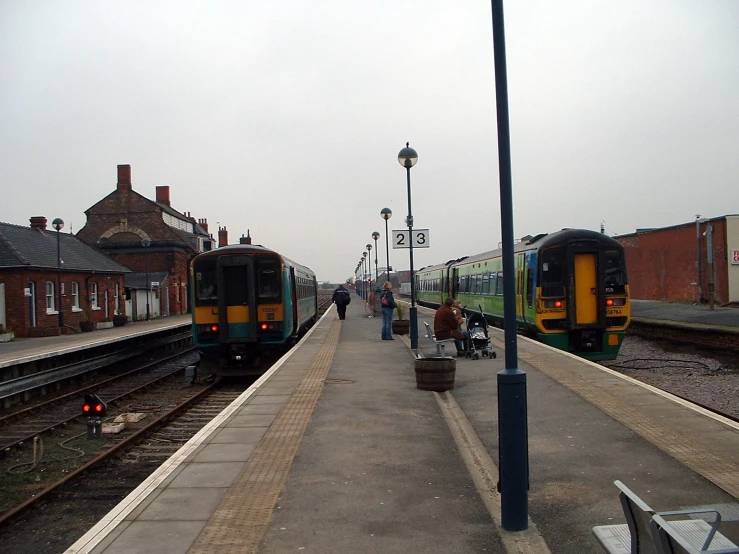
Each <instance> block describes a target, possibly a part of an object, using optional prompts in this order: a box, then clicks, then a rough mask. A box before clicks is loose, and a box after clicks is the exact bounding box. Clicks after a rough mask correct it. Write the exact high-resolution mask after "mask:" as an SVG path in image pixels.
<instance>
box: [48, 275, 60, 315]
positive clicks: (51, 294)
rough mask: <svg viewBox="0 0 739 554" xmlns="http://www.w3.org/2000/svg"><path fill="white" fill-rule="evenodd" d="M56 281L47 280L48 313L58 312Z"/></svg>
mask: <svg viewBox="0 0 739 554" xmlns="http://www.w3.org/2000/svg"><path fill="white" fill-rule="evenodd" d="M54 289H55V287H54V282H53V281H46V313H47V314H48V315H51V314H58V313H59V312H57V311H56V290H54Z"/></svg>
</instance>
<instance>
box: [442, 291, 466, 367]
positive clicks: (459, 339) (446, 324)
mask: <svg viewBox="0 0 739 554" xmlns="http://www.w3.org/2000/svg"><path fill="white" fill-rule="evenodd" d="M453 305H454V299H453V298H451V297H449V298H447V299H446V300H444V303H443V304H442V305H441V306H440V307H439V309H438V310H436V314H435V315H434V336H435V337H436V340H445V339H451V338H453V339H454V343H455V344H456V345H457V355H458V356H464V349H465V344H464V341H465V340H466V339H467V335H466V334H464V333H462V331H460V330H459V320H458V319H457V316H456V315H455V313H454V311H453V310H452V306H453Z"/></svg>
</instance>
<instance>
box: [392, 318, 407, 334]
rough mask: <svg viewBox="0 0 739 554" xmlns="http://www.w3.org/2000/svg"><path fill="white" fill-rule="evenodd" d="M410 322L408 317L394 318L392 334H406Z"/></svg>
mask: <svg viewBox="0 0 739 554" xmlns="http://www.w3.org/2000/svg"><path fill="white" fill-rule="evenodd" d="M410 325H411V322H410V320H408V319H394V320H393V322H392V324H391V327H392V330H393V335H407V334H409V333H410Z"/></svg>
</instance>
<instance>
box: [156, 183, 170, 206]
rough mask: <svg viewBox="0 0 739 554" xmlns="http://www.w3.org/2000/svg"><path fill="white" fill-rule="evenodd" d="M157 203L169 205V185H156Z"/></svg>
mask: <svg viewBox="0 0 739 554" xmlns="http://www.w3.org/2000/svg"><path fill="white" fill-rule="evenodd" d="M157 204H164V205H165V206H169V205H170V204H169V185H163V186H160V187H157Z"/></svg>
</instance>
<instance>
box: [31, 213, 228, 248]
mask: <svg viewBox="0 0 739 554" xmlns="http://www.w3.org/2000/svg"><path fill="white" fill-rule="evenodd" d="M45 221H46V220H44V222H45ZM222 246H228V231H226V227H225V226H223V227H218V248H220V247H222Z"/></svg>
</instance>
